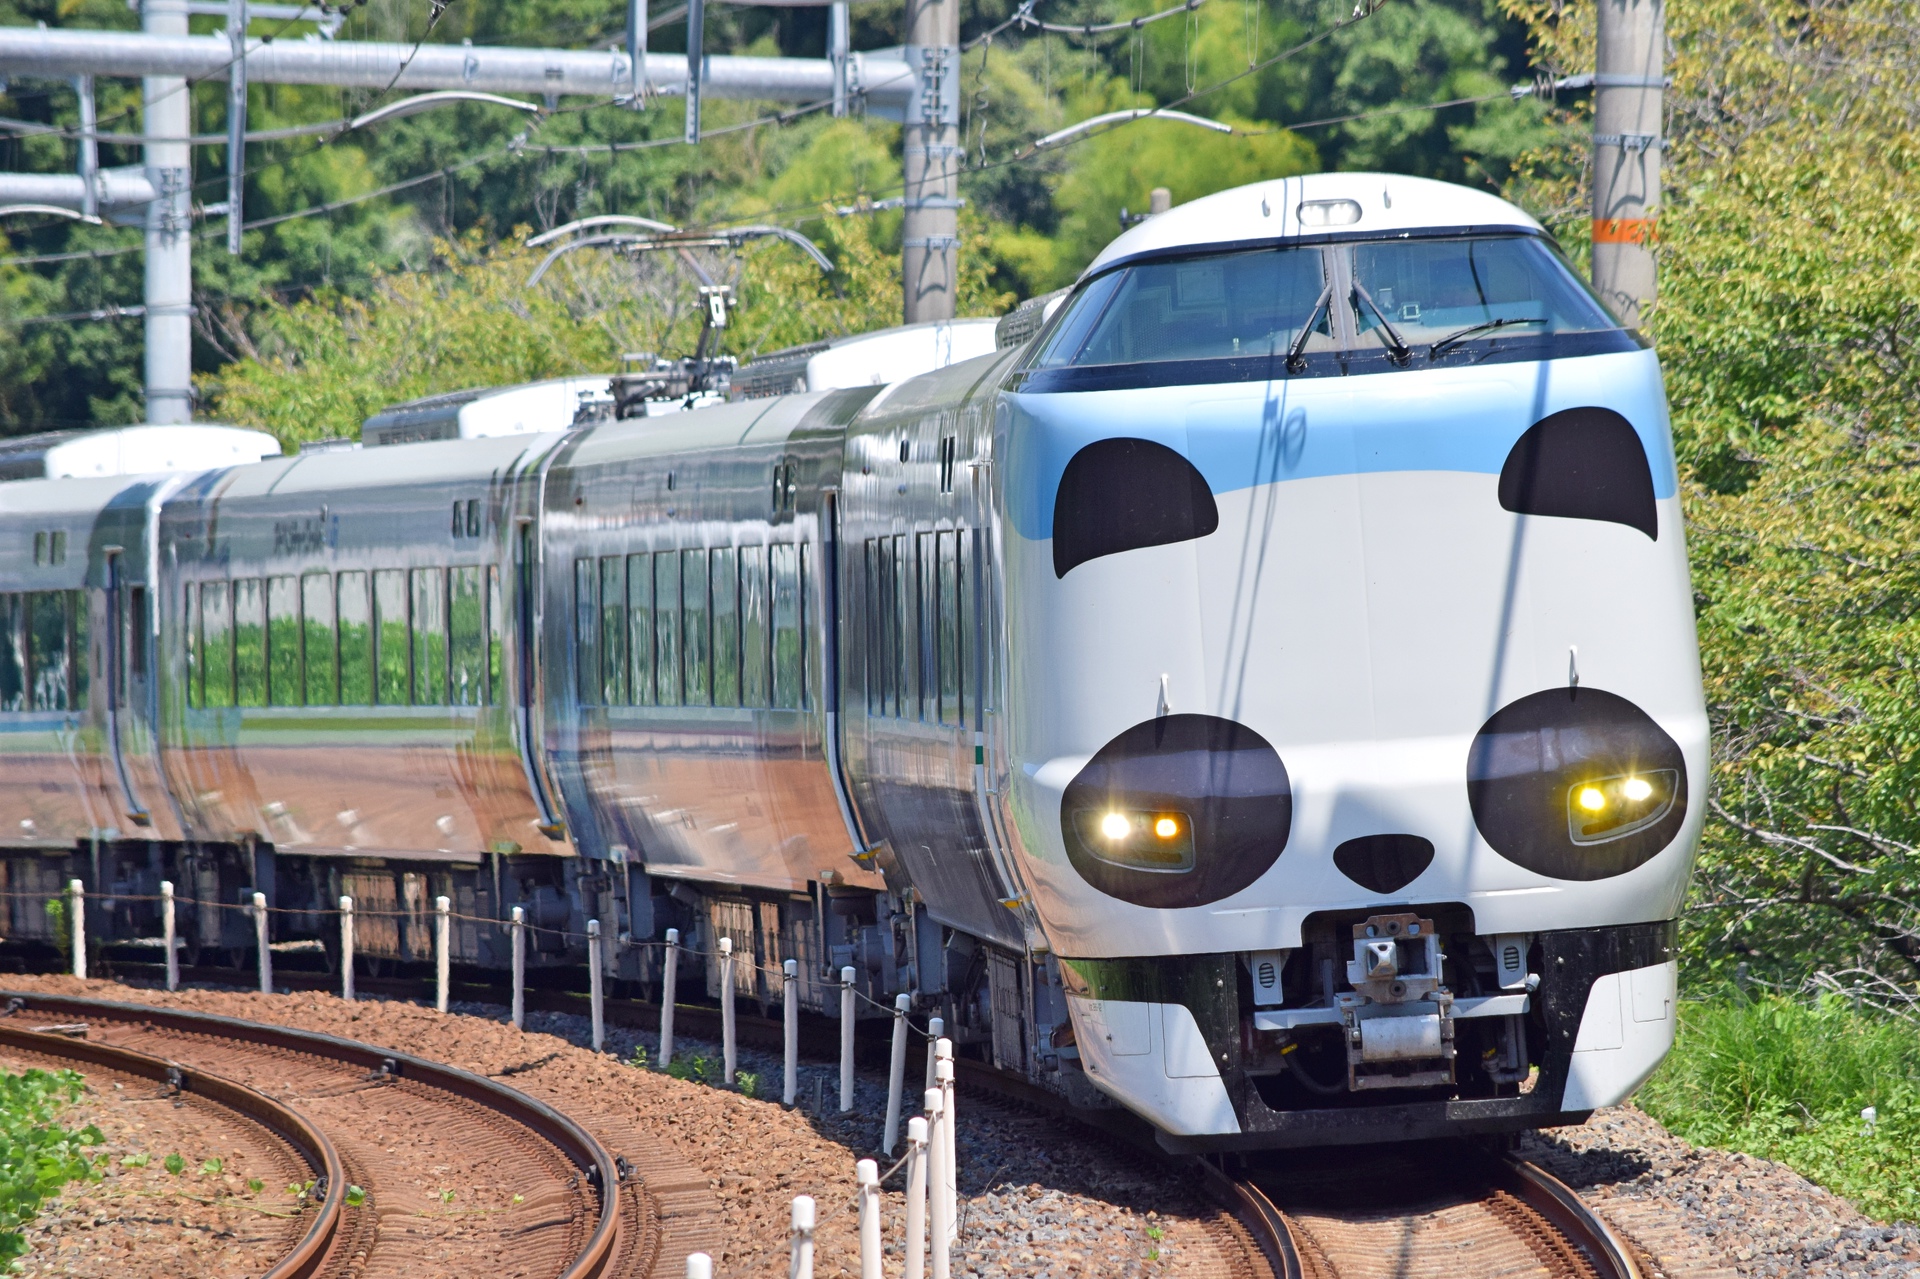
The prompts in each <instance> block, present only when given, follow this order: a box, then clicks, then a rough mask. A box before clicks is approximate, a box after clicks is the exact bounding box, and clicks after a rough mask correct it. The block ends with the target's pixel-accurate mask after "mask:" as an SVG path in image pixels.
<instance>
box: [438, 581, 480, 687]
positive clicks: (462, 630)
mask: <svg viewBox="0 0 1920 1279" xmlns="http://www.w3.org/2000/svg"><path fill="white" fill-rule="evenodd" d="M450 579H451V594H452V597H453V598H452V601H451V603H450V604H449V606H448V609H447V619H448V632H449V633H448V641H449V648H450V650H451V652H452V656H453V674H452V676H451V678H450V680H449V682H448V685H447V691H448V692H449V693H450V694H451V695H452V697H451V700H452V702H453V704H454V705H455V706H484V705H486V701H487V672H486V660H487V653H486V648H487V625H486V623H487V617H486V602H485V601H484V600H483V599H482V598H481V596H480V570H479V568H478V567H468V568H456V569H454V570H453V572H452V573H451V574H450Z"/></svg>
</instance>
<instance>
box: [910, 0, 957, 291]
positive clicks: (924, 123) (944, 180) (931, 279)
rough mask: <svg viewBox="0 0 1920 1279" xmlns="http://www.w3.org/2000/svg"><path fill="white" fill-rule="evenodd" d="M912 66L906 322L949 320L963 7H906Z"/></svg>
mask: <svg viewBox="0 0 1920 1279" xmlns="http://www.w3.org/2000/svg"><path fill="white" fill-rule="evenodd" d="M906 55H907V65H908V66H909V67H910V68H912V69H913V70H914V72H915V76H916V78H915V86H914V87H915V89H916V92H915V94H914V96H913V99H912V100H911V101H910V102H909V103H908V104H907V111H906V120H905V126H906V127H905V129H904V131H903V133H902V141H903V145H902V148H901V151H902V154H901V160H902V164H903V169H904V172H903V176H904V177H905V179H906V196H905V198H906V219H905V223H904V225H903V226H902V228H901V235H902V238H901V242H900V243H901V256H900V269H901V279H902V281H903V283H904V285H905V289H906V308H905V309H906V320H907V323H908V324H918V323H920V322H922V321H925V320H951V319H952V318H953V312H954V294H955V291H956V285H957V283H958V274H959V260H960V199H959V197H960V0H907V47H906Z"/></svg>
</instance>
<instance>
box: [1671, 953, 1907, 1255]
mask: <svg viewBox="0 0 1920 1279" xmlns="http://www.w3.org/2000/svg"><path fill="white" fill-rule="evenodd" d="M1680 1017H1681V1033H1680V1037H1679V1042H1678V1043H1677V1044H1676V1046H1675V1048H1674V1052H1673V1055H1672V1056H1671V1057H1669V1058H1668V1059H1667V1062H1666V1064H1665V1065H1664V1066H1662V1067H1661V1069H1660V1072H1659V1073H1658V1074H1657V1075H1655V1076H1654V1078H1653V1079H1652V1080H1651V1081H1650V1082H1649V1083H1648V1084H1647V1086H1646V1087H1645V1088H1643V1089H1642V1090H1641V1093H1640V1104H1641V1105H1642V1106H1644V1107H1645V1108H1646V1110H1647V1112H1648V1113H1649V1114H1651V1115H1653V1116H1654V1118H1656V1119H1658V1120H1660V1121H1661V1122H1662V1123H1664V1124H1666V1125H1667V1127H1668V1128H1670V1129H1672V1130H1673V1131H1674V1132H1675V1133H1677V1134H1678V1135H1680V1136H1682V1137H1684V1138H1686V1139H1687V1140H1688V1141H1691V1142H1695V1143H1697V1144H1700V1145H1707V1146H1719V1147H1723V1148H1726V1149H1732V1150H1744V1151H1747V1152H1748V1153H1750V1154H1755V1155H1761V1156H1764V1157H1766V1158H1768V1159H1778V1160H1780V1161H1782V1162H1784V1163H1787V1164H1789V1165H1791V1166H1792V1167H1794V1168H1795V1169H1797V1170H1798V1171H1799V1172H1801V1173H1802V1174H1804V1175H1805V1176H1807V1177H1809V1178H1811V1179H1812V1180H1814V1181H1816V1182H1819V1183H1820V1184H1821V1185H1823V1186H1825V1187H1827V1188H1828V1189H1829V1190H1832V1191H1834V1192H1835V1193H1836V1194H1840V1195H1844V1196H1845V1197H1846V1198H1848V1199H1851V1200H1852V1201H1853V1202H1854V1203H1856V1204H1858V1205H1859V1206H1860V1208H1861V1209H1862V1210H1863V1211H1865V1212H1867V1213H1868V1214H1870V1215H1872V1216H1874V1217H1878V1218H1881V1219H1882V1220H1891V1219H1895V1218H1899V1219H1905V1220H1908V1221H1913V1220H1920V1164H1917V1163H1916V1161H1915V1158H1914V1152H1915V1151H1916V1150H1920V1026H1916V1025H1915V1024H1914V1023H1912V1022H1909V1021H1906V1020H1902V1019H1899V1018H1893V1017H1884V1018H1883V1017H1871V1016H1865V1015H1862V1014H1860V1013H1857V1012H1855V1011H1854V1010H1853V1008H1852V1006H1851V1004H1850V1003H1849V1001H1848V1000H1847V998H1846V997H1845V996H1842V995H1837V994H1832V993H1829V994H1825V995H1822V996H1821V997H1820V998H1819V999H1818V1000H1817V1001H1816V1002H1814V1003H1811V1004H1809V1003H1807V1002H1805V1001H1801V1000H1795V999H1787V998H1784V997H1781V996H1778V995H1766V996H1762V997H1759V998H1754V999H1751V1000H1749V999H1745V998H1742V997H1740V996H1739V995H1738V994H1737V992H1733V991H1723V992H1719V995H1718V997H1717V998H1714V999H1712V1000H1709V1001H1706V1002H1687V1003H1683V1004H1682V1005H1681V1009H1680ZM1869 1107H1871V1108H1872V1110H1873V1112H1874V1114H1873V1116H1872V1120H1871V1122H1869V1121H1868V1120H1867V1119H1865V1118H1863V1117H1862V1112H1863V1111H1866V1110H1867V1109H1868V1108H1869Z"/></svg>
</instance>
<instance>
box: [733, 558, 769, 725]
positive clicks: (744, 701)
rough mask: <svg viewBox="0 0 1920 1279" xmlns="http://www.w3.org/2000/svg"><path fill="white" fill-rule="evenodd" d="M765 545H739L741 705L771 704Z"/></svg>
mask: <svg viewBox="0 0 1920 1279" xmlns="http://www.w3.org/2000/svg"><path fill="white" fill-rule="evenodd" d="M770 642H771V641H770V639H769V637H768V616H767V548H766V547H764V546H743V547H741V548H740V704H741V705H742V706H768V705H771V701H770V698H769V691H768V687H767V674H768V672H767V651H768V645H769V644H770Z"/></svg>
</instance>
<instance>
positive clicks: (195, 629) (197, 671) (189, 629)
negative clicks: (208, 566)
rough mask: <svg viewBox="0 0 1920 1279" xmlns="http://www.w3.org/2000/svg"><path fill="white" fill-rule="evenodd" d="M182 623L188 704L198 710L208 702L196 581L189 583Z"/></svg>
mask: <svg viewBox="0 0 1920 1279" xmlns="http://www.w3.org/2000/svg"><path fill="white" fill-rule="evenodd" d="M180 623H181V627H180V628H181V630H182V631H184V632H185V633H186V637H187V638H186V650H187V654H186V656H187V705H188V706H190V707H193V708H195V709H196V710H197V709H199V708H200V707H202V706H205V705H206V704H207V661H206V653H207V644H206V639H205V637H204V636H202V635H201V633H200V629H201V624H200V587H199V586H198V585H197V584H196V583H193V582H188V583H187V589H186V594H185V597H184V598H183V599H182V601H181V608H180Z"/></svg>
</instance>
